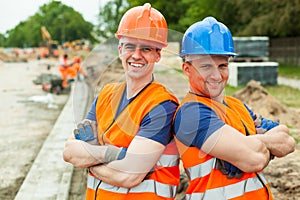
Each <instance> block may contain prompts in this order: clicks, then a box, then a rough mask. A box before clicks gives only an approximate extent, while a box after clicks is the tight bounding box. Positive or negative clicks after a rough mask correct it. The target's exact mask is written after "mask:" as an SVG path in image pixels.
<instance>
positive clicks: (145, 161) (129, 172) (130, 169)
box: [90, 136, 165, 188]
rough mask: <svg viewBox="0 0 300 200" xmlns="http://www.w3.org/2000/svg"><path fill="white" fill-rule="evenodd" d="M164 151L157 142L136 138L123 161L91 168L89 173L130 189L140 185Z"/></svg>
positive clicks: (163, 147) (109, 182)
mask: <svg viewBox="0 0 300 200" xmlns="http://www.w3.org/2000/svg"><path fill="white" fill-rule="evenodd" d="M164 149H165V146H164V145H163V144H161V143H159V142H156V141H154V140H151V139H147V138H144V137H140V136H136V137H135V138H134V139H133V140H132V142H131V143H130V145H129V147H128V150H127V153H126V156H125V157H124V159H122V160H116V161H112V162H110V163H109V164H104V165H98V166H94V167H91V168H90V171H91V172H92V173H93V174H94V175H95V176H96V177H97V178H98V179H100V180H102V181H104V182H106V183H108V184H111V185H115V186H118V187H126V188H131V187H134V186H136V185H138V184H139V183H141V181H142V180H143V179H144V178H145V176H146V175H147V173H148V172H149V171H150V170H151V169H152V168H153V166H154V165H155V164H156V162H157V161H158V159H159V158H160V156H161V154H162V153H163V151H164Z"/></svg>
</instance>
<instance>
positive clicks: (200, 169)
mask: <svg viewBox="0 0 300 200" xmlns="http://www.w3.org/2000/svg"><path fill="white" fill-rule="evenodd" d="M215 162H216V159H215V158H211V159H209V160H207V161H206V162H204V163H201V164H198V165H196V166H193V167H190V168H186V169H185V172H186V174H187V176H188V177H189V179H190V180H194V179H195V178H200V177H204V176H206V175H208V174H210V172H211V170H212V169H213V168H214V166H215Z"/></svg>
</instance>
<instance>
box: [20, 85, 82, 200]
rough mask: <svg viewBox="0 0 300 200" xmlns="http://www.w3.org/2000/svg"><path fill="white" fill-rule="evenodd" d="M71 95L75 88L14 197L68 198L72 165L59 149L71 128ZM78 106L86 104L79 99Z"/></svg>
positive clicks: (72, 122) (72, 121) (60, 199)
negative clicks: (65, 160)
mask: <svg viewBox="0 0 300 200" xmlns="http://www.w3.org/2000/svg"><path fill="white" fill-rule="evenodd" d="M83 84H84V83H83ZM81 88H82V87H81ZM76 92H77V91H76ZM85 93H86V92H85ZM73 94H74V87H72V90H71V94H70V96H69V99H68V101H67V103H66V104H65V106H64V108H63V110H62V112H61V113H60V115H59V117H58V119H57V121H56V123H55V125H54V127H53V129H52V130H51V132H50V134H49V135H48V137H47V139H46V140H45V142H44V144H43V146H42V148H41V150H40V152H39V154H38V156H37V157H36V159H35V160H34V163H33V164H32V167H31V169H30V171H29V172H28V174H27V176H26V178H25V180H24V182H23V184H22V185H21V187H20V189H19V191H18V193H17V195H16V197H15V200H37V199H38V200H40V199H56V200H67V199H68V198H69V189H70V185H71V179H72V174H73V166H72V165H71V164H68V163H66V162H64V160H63V158H62V152H63V148H64V145H65V142H66V140H67V138H68V137H69V136H70V133H71V131H72V130H73V128H74V118H73V105H72V103H73V102H72V100H73V98H72V97H73ZM82 99H86V98H82ZM81 105H82V106H84V107H85V106H86V102H84V101H83V102H81ZM82 110H84V109H82Z"/></svg>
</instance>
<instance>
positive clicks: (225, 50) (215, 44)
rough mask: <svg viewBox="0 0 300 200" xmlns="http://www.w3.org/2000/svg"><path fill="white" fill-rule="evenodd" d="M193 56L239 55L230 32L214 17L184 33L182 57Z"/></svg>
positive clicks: (192, 26)
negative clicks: (235, 51) (235, 50)
mask: <svg viewBox="0 0 300 200" xmlns="http://www.w3.org/2000/svg"><path fill="white" fill-rule="evenodd" d="M191 54H216V55H228V56H236V55H237V54H236V53H234V45H233V40H232V35H231V33H230V30H229V29H228V28H227V27H226V26H225V25H224V24H223V23H221V22H218V21H217V20H216V19H215V18H214V17H206V18H205V19H203V20H202V21H199V22H196V23H194V24H193V25H191V26H190V27H189V28H188V29H187V30H186V32H185V33H184V36H183V39H182V47H181V53H180V57H184V56H186V55H191Z"/></svg>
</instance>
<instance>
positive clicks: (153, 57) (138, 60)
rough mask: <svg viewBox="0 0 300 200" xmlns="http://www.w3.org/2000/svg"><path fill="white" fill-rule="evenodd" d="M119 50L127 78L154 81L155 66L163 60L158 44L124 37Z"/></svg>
mask: <svg viewBox="0 0 300 200" xmlns="http://www.w3.org/2000/svg"><path fill="white" fill-rule="evenodd" d="M118 49H119V57H120V59H121V61H122V65H123V68H124V70H125V74H126V76H127V78H130V79H134V80H140V79H145V78H146V79H147V80H148V79H150V80H151V79H152V72H153V68H154V64H155V63H156V62H158V61H159V60H160V58H161V50H160V48H159V47H158V46H157V43H155V42H152V41H148V40H143V39H137V38H130V37H122V38H121V39H120V42H119V47H118Z"/></svg>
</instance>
